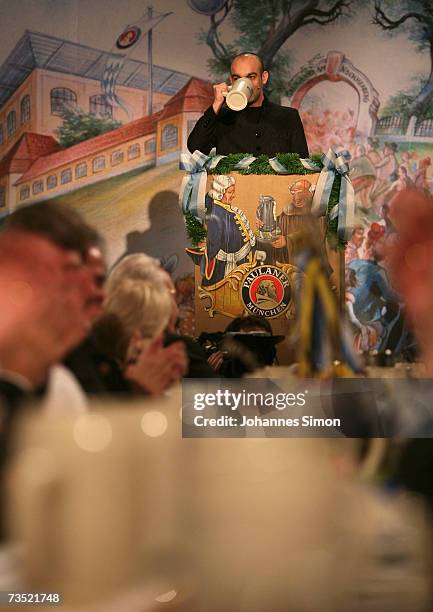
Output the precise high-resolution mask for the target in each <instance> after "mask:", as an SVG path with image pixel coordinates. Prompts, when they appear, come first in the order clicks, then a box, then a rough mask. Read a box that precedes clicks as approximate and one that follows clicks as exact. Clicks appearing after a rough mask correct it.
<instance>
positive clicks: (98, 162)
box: [93, 155, 105, 172]
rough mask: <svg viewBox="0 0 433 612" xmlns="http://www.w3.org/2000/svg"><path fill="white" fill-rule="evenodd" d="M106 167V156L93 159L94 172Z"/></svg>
mask: <svg viewBox="0 0 433 612" xmlns="http://www.w3.org/2000/svg"><path fill="white" fill-rule="evenodd" d="M104 168H105V157H104V156H103V155H100V156H99V157H95V159H94V160H93V172H101V170H104Z"/></svg>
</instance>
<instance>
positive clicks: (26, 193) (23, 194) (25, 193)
mask: <svg viewBox="0 0 433 612" xmlns="http://www.w3.org/2000/svg"><path fill="white" fill-rule="evenodd" d="M28 197H30V187H29V186H28V185H24V187H21V189H20V200H27V198H28Z"/></svg>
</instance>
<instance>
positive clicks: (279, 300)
mask: <svg viewBox="0 0 433 612" xmlns="http://www.w3.org/2000/svg"><path fill="white" fill-rule="evenodd" d="M241 297H242V301H243V303H244V305H245V308H246V309H247V310H248V311H249V312H250V313H251V314H254V315H260V316H261V317H267V318H268V319H272V318H274V317H278V316H280V315H281V314H283V313H284V312H285V311H286V310H287V308H288V307H289V303H290V297H291V290H290V281H289V277H288V276H287V274H285V273H284V272H283V271H282V270H280V269H279V268H277V267H275V266H258V267H257V268H254V270H251V272H250V273H249V274H247V276H246V277H245V279H244V282H243V283H242V290H241Z"/></svg>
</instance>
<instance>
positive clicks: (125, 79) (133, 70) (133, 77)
mask: <svg viewBox="0 0 433 612" xmlns="http://www.w3.org/2000/svg"><path fill="white" fill-rule="evenodd" d="M113 42H114V41H113ZM110 57H115V55H113V54H112V53H110V52H109V51H103V50H101V49H95V48H93V47H88V46H86V45H81V44H79V43H75V42H72V41H69V40H64V39H63V38H57V37H56V36H51V35H49V34H42V33H41V32H32V31H29V30H26V31H25V33H24V35H23V36H22V37H21V38H20V40H19V41H18V42H17V44H16V45H15V47H14V48H13V49H12V51H11V53H10V54H9V56H8V57H7V59H6V60H5V61H4V62H3V64H2V66H0V107H1V106H2V105H3V104H4V103H5V102H6V100H8V99H9V98H10V97H11V96H12V94H13V93H14V92H15V90H16V89H17V88H18V87H19V85H21V83H22V82H23V81H24V80H25V79H26V78H27V77H28V76H29V74H31V72H32V71H33V70H34V69H35V68H43V69H45V70H51V71H53V72H63V73H65V74H74V75H76V76H80V77H85V78H87V79H93V80H96V81H100V80H101V78H102V74H103V72H104V69H105V67H106V64H107V60H108V59H109V58H110ZM189 78H190V75H188V74H185V73H183V72H177V71H176V70H171V69H169V68H163V67H162V66H156V65H153V77H152V82H153V90H154V91H157V92H161V93H165V94H167V95H169V96H173V95H174V94H175V93H177V92H178V91H179V89H181V88H182V87H183V86H184V85H185V83H186V82H187V81H188V79H189ZM117 83H118V85H124V86H125V87H134V88H137V89H144V90H147V89H149V65H148V63H147V62H142V61H139V60H136V59H131V58H128V59H127V60H126V61H125V63H124V65H123V67H122V70H121V71H120V74H119V77H118V79H117Z"/></svg>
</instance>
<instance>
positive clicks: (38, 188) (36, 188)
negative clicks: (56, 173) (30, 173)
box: [32, 181, 44, 195]
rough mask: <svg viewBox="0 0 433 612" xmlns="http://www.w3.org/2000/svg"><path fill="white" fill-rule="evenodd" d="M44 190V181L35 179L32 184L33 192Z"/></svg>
mask: <svg viewBox="0 0 433 612" xmlns="http://www.w3.org/2000/svg"><path fill="white" fill-rule="evenodd" d="M43 190H44V183H43V181H35V182H34V183H33V185H32V193H33V195H37V194H38V193H42V192H43Z"/></svg>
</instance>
